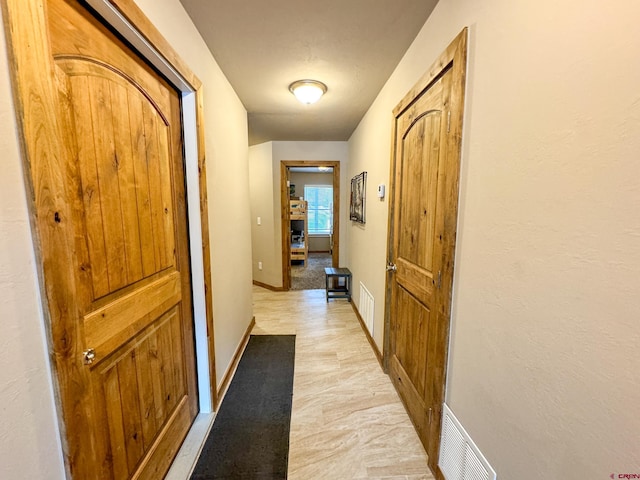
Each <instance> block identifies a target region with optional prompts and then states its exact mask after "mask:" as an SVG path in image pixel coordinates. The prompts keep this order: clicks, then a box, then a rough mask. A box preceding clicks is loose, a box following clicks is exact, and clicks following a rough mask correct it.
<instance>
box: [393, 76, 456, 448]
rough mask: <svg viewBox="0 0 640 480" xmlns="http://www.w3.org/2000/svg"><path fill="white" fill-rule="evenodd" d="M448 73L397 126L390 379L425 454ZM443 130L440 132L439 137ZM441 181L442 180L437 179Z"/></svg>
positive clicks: (439, 266) (419, 100)
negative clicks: (394, 265) (406, 410)
mask: <svg viewBox="0 0 640 480" xmlns="http://www.w3.org/2000/svg"><path fill="white" fill-rule="evenodd" d="M450 77H451V73H450V71H449V73H446V74H445V75H443V76H442V77H441V78H440V79H439V80H438V81H437V82H436V83H435V84H434V85H433V86H432V87H430V88H429V89H428V91H427V92H426V93H424V94H423V95H422V96H421V97H420V98H419V99H417V101H416V102H415V103H414V104H413V105H412V106H411V107H410V108H409V109H407V110H406V111H405V113H403V114H402V115H401V116H400V118H399V119H398V121H397V128H398V133H397V134H398V137H399V142H398V146H397V157H396V168H397V169H398V174H397V180H396V181H397V183H396V187H395V188H396V190H395V202H396V203H395V205H396V208H395V213H396V218H395V222H394V227H395V229H396V236H395V245H394V253H395V258H394V262H395V264H396V266H397V268H398V269H397V273H396V274H395V279H394V280H395V281H394V284H393V290H392V291H393V300H392V301H393V304H392V317H391V322H392V324H391V333H392V337H391V354H392V362H391V365H390V369H391V373H392V379H394V380H395V383H396V388H398V390H399V392H400V394H401V396H402V398H403V399H404V401H405V404H406V405H407V408H408V410H409V413H410V415H411V416H412V418H413V420H414V423H415V425H416V427H417V429H418V431H419V432H420V436H421V439H422V441H423V443H424V444H425V448H426V449H427V450H429V441H430V438H429V435H428V424H429V415H432V413H430V412H429V409H430V408H431V409H432V411H433V407H434V406H433V405H431V402H430V392H429V391H428V389H427V385H428V384H429V378H428V371H429V368H432V366H431V365H430V363H429V356H428V351H429V348H428V347H429V338H430V331H431V329H432V328H433V323H432V312H433V311H434V310H435V306H436V302H437V293H438V292H437V289H436V288H435V285H434V283H435V280H434V279H435V278H436V277H437V275H438V273H437V272H438V271H439V270H441V269H442V266H441V259H440V257H439V253H440V249H439V238H436V237H439V235H440V233H439V232H436V231H435V226H436V215H437V213H438V212H437V210H438V206H439V205H438V200H439V198H438V178H439V173H440V172H439V170H440V168H441V161H442V158H443V152H442V150H441V148H440V146H441V141H440V140H441V137H442V136H443V135H446V124H445V122H442V121H441V119H442V117H443V116H444V115H445V113H444V110H445V108H446V101H447V97H446V92H447V89H448V88H449V85H450ZM443 127H444V131H443ZM440 178H441V177H440Z"/></svg>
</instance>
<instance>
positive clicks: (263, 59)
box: [180, 0, 437, 145]
mask: <svg viewBox="0 0 640 480" xmlns="http://www.w3.org/2000/svg"><path fill="white" fill-rule="evenodd" d="M180 1H181V2H182V4H183V5H184V7H185V9H186V10H187V12H188V13H189V15H190V16H191V18H192V20H193V22H194V23H195V24H196V26H197V27H198V29H199V31H200V33H201V34H202V36H203V38H204V39H205V41H206V42H207V45H208V46H209V49H210V50H211V52H212V53H213V55H214V57H215V58H216V61H217V62H218V64H219V65H220V68H222V71H223V72H224V74H225V75H226V76H227V79H228V80H229V82H230V83H231V85H232V86H233V88H234V89H235V91H236V93H237V94H238V96H239V97H240V100H241V101H242V103H243V104H244V106H245V108H246V109H247V112H248V116H249V144H250V145H254V144H257V143H262V142H266V141H270V140H288V141H294V140H348V139H349V137H350V136H351V133H353V131H354V129H355V128H356V126H357V125H358V123H359V122H360V120H361V119H362V116H363V115H364V113H365V112H366V110H367V109H368V108H369V106H370V105H371V103H372V102H373V100H374V99H375V97H376V96H377V94H378V93H379V91H380V89H381V88H382V86H383V85H384V83H385V82H386V80H387V78H388V77H389V75H390V74H391V73H392V72H393V69H394V68H395V67H396V65H397V64H398V62H399V61H400V59H401V58H402V56H403V54H404V52H405V51H406V50H407V48H408V47H409V45H410V44H411V42H412V41H413V39H414V38H415V36H416V35H417V33H418V31H419V30H420V28H421V27H422V25H423V24H424V23H425V21H426V19H427V17H428V16H429V14H430V13H431V11H432V10H433V8H434V6H435V4H436V3H437V0H324V1H318V2H301V1H299V0H297V1H294V0H236V1H233V0H180ZM306 78H311V79H315V80H320V81H321V82H324V83H325V84H326V85H327V86H328V87H329V91H328V92H327V94H326V95H325V96H324V97H323V98H322V99H321V100H320V101H319V102H318V103H316V104H314V105H302V104H301V103H299V102H298V101H297V100H296V99H295V97H294V96H293V95H292V94H291V93H290V92H289V90H288V86H289V84H290V83H292V82H293V81H295V80H300V79H306Z"/></svg>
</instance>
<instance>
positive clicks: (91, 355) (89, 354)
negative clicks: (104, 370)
mask: <svg viewBox="0 0 640 480" xmlns="http://www.w3.org/2000/svg"><path fill="white" fill-rule="evenodd" d="M82 358H83V359H84V364H85V365H91V364H92V363H93V361H94V360H95V359H96V351H95V350H94V349H93V348H90V349H89V350H85V351H84V352H82Z"/></svg>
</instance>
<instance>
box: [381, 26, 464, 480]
mask: <svg viewBox="0 0 640 480" xmlns="http://www.w3.org/2000/svg"><path fill="white" fill-rule="evenodd" d="M467 37H468V28H466V27H465V28H464V29H463V30H462V31H461V32H460V33H459V34H458V35H457V36H456V38H455V39H454V40H453V41H452V42H451V43H450V44H449V45H448V46H447V48H446V49H445V51H444V52H442V54H440V56H439V57H438V58H437V59H436V61H435V62H433V64H432V65H431V67H430V68H429V69H428V70H427V72H426V73H425V74H424V75H423V76H422V77H421V78H420V79H419V80H418V82H417V83H416V84H415V85H414V86H413V87H412V88H411V89H410V90H409V92H408V93H407V94H406V95H405V96H404V97H403V98H402V100H400V102H399V103H398V105H397V106H396V107H395V108H394V109H393V116H392V125H394V128H393V129H392V133H391V162H390V163H391V164H390V175H389V178H390V182H389V183H390V185H389V187H390V193H389V198H391V199H395V194H396V152H397V145H398V143H397V142H398V141H399V139H398V138H397V133H398V132H397V130H396V126H395V125H396V119H397V118H398V117H400V116H401V115H402V113H403V112H404V111H405V110H406V109H407V108H409V107H410V106H411V105H412V104H413V103H414V102H415V101H416V100H417V99H418V98H419V97H420V96H421V95H422V93H423V92H425V91H426V90H427V89H428V88H429V87H430V86H431V85H432V84H433V83H434V82H435V81H437V80H438V79H439V78H440V77H441V76H442V75H443V74H444V73H445V72H446V71H448V70H449V69H452V73H453V79H452V85H451V97H450V105H449V110H450V112H451V119H450V124H449V129H450V136H451V141H450V142H448V145H447V149H446V151H445V157H446V164H447V166H448V167H452V168H454V169H455V170H454V172H455V173H456V174H455V175H453V177H455V178H450V177H449V178H447V179H446V188H445V191H446V196H447V197H446V198H447V201H449V202H450V203H448V205H447V207H448V208H447V209H446V210H447V212H446V216H445V225H447V228H446V229H445V235H444V239H443V254H442V265H443V269H442V289H443V290H444V291H446V293H447V295H446V297H444V298H443V296H442V295H439V296H438V298H439V300H438V302H437V305H435V308H434V310H435V311H436V312H437V314H438V315H439V316H440V317H441V318H445V319H446V325H447V329H446V332H443V331H440V329H438V330H439V331H438V332H437V334H438V336H439V338H438V341H437V344H438V349H439V351H438V352H436V354H437V356H439V357H442V358H444V363H443V369H442V372H441V374H440V375H439V378H438V382H437V385H436V387H438V389H439V393H440V395H439V399H438V404H439V406H438V408H437V409H436V411H435V421H434V422H432V424H431V427H430V435H431V438H432V439H433V441H431V442H430V447H431V448H430V449H429V450H430V451H428V452H427V454H428V456H429V466H430V468H431V470H432V471H433V472H434V473H435V475H436V477H437V478H438V479H439V480H444V476H443V474H442V472H441V471H440V468H439V467H438V456H439V453H440V435H439V433H440V430H441V426H442V403H444V397H445V389H446V375H447V367H448V361H447V359H448V347H449V330H450V328H449V326H450V322H451V301H452V295H451V294H452V286H453V268H454V255H455V241H456V236H455V234H456V226H457V216H458V210H457V206H458V202H457V199H458V188H459V168H460V158H461V149H462V123H463V115H464V95H465V83H466V64H467ZM394 215H395V211H394V202H393V201H392V202H390V203H389V217H388V219H389V220H388V225H389V231H388V236H387V260H388V261H392V260H393V258H394V246H393V245H394ZM392 275H393V274H392V273H389V274H388V275H387V279H386V283H385V322H384V344H383V362H384V368H385V371H386V372H388V371H389V369H390V354H391V351H390V346H391V345H390V337H391V331H390V329H391V318H390V317H391V301H392V288H393V281H392Z"/></svg>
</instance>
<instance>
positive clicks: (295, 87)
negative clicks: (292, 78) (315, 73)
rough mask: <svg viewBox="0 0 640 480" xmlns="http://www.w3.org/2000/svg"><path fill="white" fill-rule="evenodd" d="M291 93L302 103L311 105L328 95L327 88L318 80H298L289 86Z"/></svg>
mask: <svg viewBox="0 0 640 480" xmlns="http://www.w3.org/2000/svg"><path fill="white" fill-rule="evenodd" d="M289 91H290V92H291V93H293V94H294V95H295V96H296V98H297V99H298V100H299V101H301V102H302V103H306V104H311V103H316V102H317V101H318V100H320V97H322V95H324V94H325V93H327V86H326V85H325V84H324V83H322V82H318V81H317V80H298V81H297V82H293V83H292V84H291V85H289Z"/></svg>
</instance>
